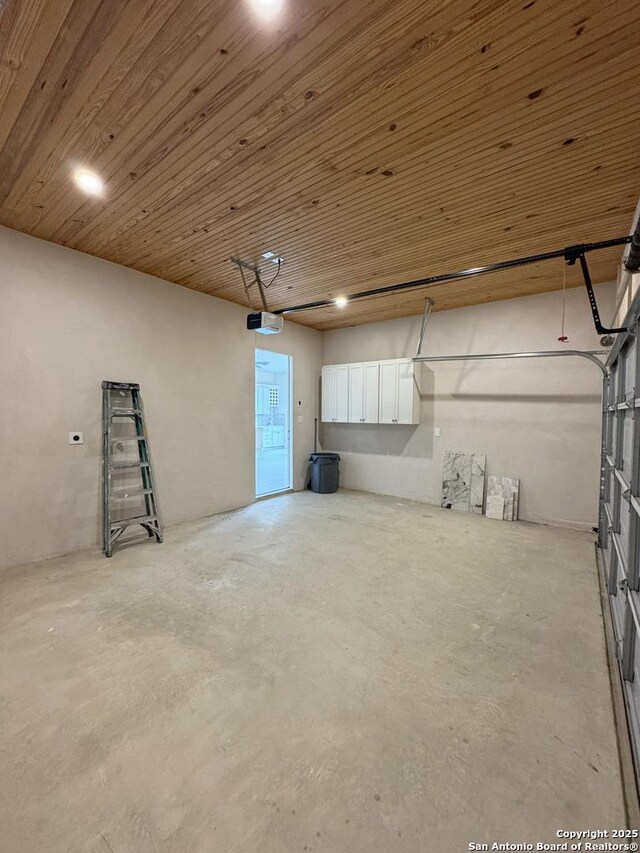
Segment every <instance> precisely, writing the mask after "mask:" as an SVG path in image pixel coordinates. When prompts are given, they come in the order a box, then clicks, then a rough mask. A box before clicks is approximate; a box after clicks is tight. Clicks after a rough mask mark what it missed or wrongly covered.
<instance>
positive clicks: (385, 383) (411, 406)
mask: <svg viewBox="0 0 640 853" xmlns="http://www.w3.org/2000/svg"><path fill="white" fill-rule="evenodd" d="M379 422H380V423H381V424H418V423H420V394H419V390H418V386H417V384H416V381H415V364H414V363H413V362H412V361H411V359H409V358H394V359H390V360H388V361H381V362H380V421H379Z"/></svg>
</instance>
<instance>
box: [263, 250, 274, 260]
mask: <svg viewBox="0 0 640 853" xmlns="http://www.w3.org/2000/svg"><path fill="white" fill-rule="evenodd" d="M275 256H276V253H275V252H263V253H262V257H263V258H266V259H267V260H268V261H270V260H271V258H275Z"/></svg>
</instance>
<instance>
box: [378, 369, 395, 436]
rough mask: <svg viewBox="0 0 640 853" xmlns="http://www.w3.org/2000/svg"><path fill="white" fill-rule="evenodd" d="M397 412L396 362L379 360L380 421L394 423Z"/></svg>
mask: <svg viewBox="0 0 640 853" xmlns="http://www.w3.org/2000/svg"><path fill="white" fill-rule="evenodd" d="M397 413H398V363H397V361H381V362H380V423H381V424H394V423H395V422H396V419H397Z"/></svg>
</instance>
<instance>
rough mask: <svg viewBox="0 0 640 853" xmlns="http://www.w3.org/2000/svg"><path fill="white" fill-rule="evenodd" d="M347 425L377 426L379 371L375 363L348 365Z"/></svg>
mask: <svg viewBox="0 0 640 853" xmlns="http://www.w3.org/2000/svg"><path fill="white" fill-rule="evenodd" d="M348 367H349V423H352V424H377V423H378V398H379V388H378V386H379V375H380V369H379V365H378V362H377V361H367V362H362V363H361V364H350V365H348Z"/></svg>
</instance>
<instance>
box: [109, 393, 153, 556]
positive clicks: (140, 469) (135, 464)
mask: <svg viewBox="0 0 640 853" xmlns="http://www.w3.org/2000/svg"><path fill="white" fill-rule="evenodd" d="M122 418H124V419H131V420H132V421H133V424H134V427H135V431H134V432H132V433H130V434H127V435H121V434H117V435H115V436H114V434H113V424H114V420H115V421H118V420H119V419H122ZM131 441H135V443H136V446H137V456H138V458H137V460H135V461H126V462H114V459H113V446H114V444H116V443H118V444H120V443H123V444H124V442H131ZM102 472H103V478H102V479H103V503H102V520H103V529H102V533H103V546H102V547H103V550H104V553H105V556H106V557H110V556H111V554H112V553H113V546H114V545H115V543H116V542H117V540H118V539H119V538H120V536H122V534H123V533H124V531H125V530H126V529H127V528H128V527H133V526H135V525H137V524H139V525H141V526H142V527H143V528H144V530H146V531H147V533H148V534H149V536H150V537H152V536H155V538H156V540H157V541H158V542H162V528H161V526H160V518H159V515H158V509H157V506H156V493H155V485H154V482H155V481H154V477H153V468H152V466H151V457H150V455H149V442H148V439H147V432H146V428H145V420H144V409H143V407H142V394H141V392H140V386H139V385H138V384H137V383H136V382H107V381H105V382H103V383H102ZM120 472H124V474H125V475H126V473H132V472H137V473H139V475H140V482H139V484H138V485H136V486H135V487H134V488H131V487H130V485H129V483H125V484H122V485H124V486H125V488H123V489H121V490H119V491H114V485H118V484H117V483H116V482H114V480H115V479H117V478H118V476H119V475H120ZM132 497H142V498H143V500H144V507H145V512H144V514H143V515H134V516H131V517H130V518H116V519H114V518H112V512H113V510H114V502H117V501H118V499H122V498H132Z"/></svg>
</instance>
